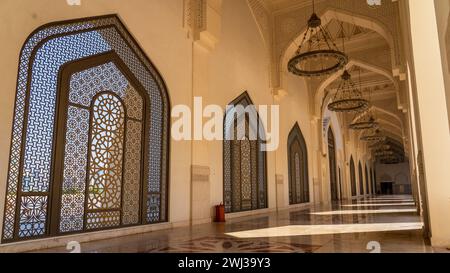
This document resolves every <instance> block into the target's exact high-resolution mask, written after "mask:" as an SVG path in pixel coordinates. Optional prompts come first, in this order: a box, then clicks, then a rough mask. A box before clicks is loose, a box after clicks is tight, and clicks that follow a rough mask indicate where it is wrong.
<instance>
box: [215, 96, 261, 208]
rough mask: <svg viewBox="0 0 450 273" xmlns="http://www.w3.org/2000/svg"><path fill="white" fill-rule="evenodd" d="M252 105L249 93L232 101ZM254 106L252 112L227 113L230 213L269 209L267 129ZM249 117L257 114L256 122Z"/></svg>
mask: <svg viewBox="0 0 450 273" xmlns="http://www.w3.org/2000/svg"><path fill="white" fill-rule="evenodd" d="M252 105H253V103H252V102H251V100H250V97H249V96H248V94H247V93H246V92H245V93H244V94H242V95H241V96H239V97H238V98H237V99H236V100H234V101H233V102H232V103H231V104H230V106H236V107H237V106H242V107H244V108H245V107H247V106H252ZM251 109H252V110H251V111H250V113H249V112H243V113H241V112H239V111H236V109H234V108H232V109H229V111H228V112H227V113H226V116H225V124H224V136H225V140H224V154H223V157H224V158H223V160H224V162H223V164H224V205H225V211H226V212H227V213H230V212H240V211H248V210H255V209H263V208H267V180H266V153H265V151H263V149H262V144H263V141H264V137H263V135H262V134H263V131H264V130H263V129H262V123H261V121H260V120H259V117H258V114H257V112H256V109H254V107H253V108H252V107H251ZM250 116H252V117H256V124H255V123H252V122H250V120H251V118H250ZM239 132H243V134H242V135H240V134H239ZM252 136H254V137H252Z"/></svg>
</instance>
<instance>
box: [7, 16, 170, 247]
mask: <svg viewBox="0 0 450 273" xmlns="http://www.w3.org/2000/svg"><path fill="white" fill-rule="evenodd" d="M61 75H62V76H61ZM169 109H170V103H169V98H168V94H167V90H166V87H165V85H164V82H163V80H162V78H161V76H160V75H159V73H158V72H157V70H156V69H155V68H154V66H153V65H152V63H151V62H150V61H149V59H148V58H147V57H146V56H145V54H144V53H143V51H142V50H141V49H140V48H139V46H138V45H137V43H136V41H135V40H134V39H133V38H132V37H131V35H130V34H129V32H128V31H127V30H126V29H125V27H124V25H123V24H122V23H121V22H120V20H119V19H118V18H117V17H116V16H115V15H108V16H101V17H95V18H89V19H81V20H72V21H67V22H58V23H53V24H48V25H45V26H43V27H40V28H38V29H37V30H36V31H34V32H33V33H32V34H31V35H30V36H29V38H28V39H27V41H26V42H25V45H24V47H23V49H22V52H21V56H20V63H19V74H18V85H17V93H16V106H15V112H14V123H13V133H12V145H11V155H10V161H9V162H10V164H9V172H8V182H7V196H6V206H5V217H4V225H3V236H2V239H3V241H14V240H19V239H30V238H38V237H48V236H57V235H61V234H64V233H74V232H83V231H88V230H94V229H104V228H114V227H119V226H129V225H137V224H148V223H157V222H164V221H167V172H168V150H169V149H168V145H169V139H168V138H169V134H168V130H169Z"/></svg>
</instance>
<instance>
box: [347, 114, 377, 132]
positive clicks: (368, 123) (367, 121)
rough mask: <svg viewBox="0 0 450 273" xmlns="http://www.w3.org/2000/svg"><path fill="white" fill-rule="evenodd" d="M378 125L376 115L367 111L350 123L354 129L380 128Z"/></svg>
mask: <svg viewBox="0 0 450 273" xmlns="http://www.w3.org/2000/svg"><path fill="white" fill-rule="evenodd" d="M378 125H379V124H378V122H376V121H375V117H374V116H373V115H372V114H371V113H367V114H364V115H363V116H362V117H361V118H359V119H357V120H356V121H355V122H353V123H352V124H350V126H349V127H350V129H352V130H367V129H373V128H378Z"/></svg>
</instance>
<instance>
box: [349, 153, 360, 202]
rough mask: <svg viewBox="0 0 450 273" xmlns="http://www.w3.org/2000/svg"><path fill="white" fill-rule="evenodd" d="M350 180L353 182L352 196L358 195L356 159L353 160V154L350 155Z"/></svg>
mask: <svg viewBox="0 0 450 273" xmlns="http://www.w3.org/2000/svg"><path fill="white" fill-rule="evenodd" d="M350 182H351V184H352V196H357V195H358V193H357V188H356V169H355V161H354V160H353V156H352V157H350Z"/></svg>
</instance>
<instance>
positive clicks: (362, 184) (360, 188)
mask: <svg viewBox="0 0 450 273" xmlns="http://www.w3.org/2000/svg"><path fill="white" fill-rule="evenodd" d="M358 173H359V194H360V195H365V193H364V181H363V170H362V165H361V161H360V162H359V164H358Z"/></svg>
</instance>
